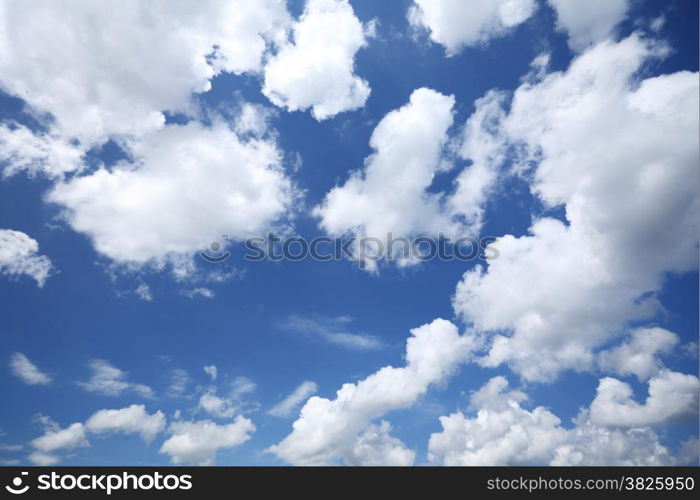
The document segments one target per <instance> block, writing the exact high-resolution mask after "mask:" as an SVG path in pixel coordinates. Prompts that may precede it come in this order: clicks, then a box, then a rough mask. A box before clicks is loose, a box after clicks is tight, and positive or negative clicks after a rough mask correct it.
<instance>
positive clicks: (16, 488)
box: [5, 472, 29, 495]
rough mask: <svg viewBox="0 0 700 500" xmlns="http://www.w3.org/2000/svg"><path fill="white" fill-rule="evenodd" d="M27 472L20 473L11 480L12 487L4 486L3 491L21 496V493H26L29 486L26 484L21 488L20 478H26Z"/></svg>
mask: <svg viewBox="0 0 700 500" xmlns="http://www.w3.org/2000/svg"><path fill="white" fill-rule="evenodd" d="M28 475H29V473H28V472H22V473H20V475H19V476H16V477H15V478H14V479H12V485H9V484H8V485H6V486H5V489H6V490H7V491H9V492H10V493H12V494H13V495H21V494H23V493H26V492H27V490H28V489H29V485H28V484H26V485H24V487H22V482H23V481H22V479H23V478H22V476H28Z"/></svg>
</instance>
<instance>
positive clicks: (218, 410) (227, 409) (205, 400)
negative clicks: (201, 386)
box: [199, 389, 236, 418]
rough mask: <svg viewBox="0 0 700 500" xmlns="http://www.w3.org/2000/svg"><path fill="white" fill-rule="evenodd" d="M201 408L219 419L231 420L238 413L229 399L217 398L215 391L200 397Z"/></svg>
mask: <svg viewBox="0 0 700 500" xmlns="http://www.w3.org/2000/svg"><path fill="white" fill-rule="evenodd" d="M199 407H200V408H202V409H203V410H204V411H206V412H207V413H209V414H211V415H213V416H215V417H218V418H231V417H233V415H234V414H235V413H236V407H235V405H234V404H233V402H232V401H231V400H229V399H227V398H221V397H219V396H217V395H216V392H215V391H214V389H211V390H210V391H209V392H206V393H204V394H202V395H201V396H200V398H199Z"/></svg>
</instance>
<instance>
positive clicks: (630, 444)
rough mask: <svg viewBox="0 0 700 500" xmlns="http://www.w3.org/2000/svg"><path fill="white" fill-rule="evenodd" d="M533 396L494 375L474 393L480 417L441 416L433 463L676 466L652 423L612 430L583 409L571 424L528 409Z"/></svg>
mask: <svg viewBox="0 0 700 500" xmlns="http://www.w3.org/2000/svg"><path fill="white" fill-rule="evenodd" d="M526 399H527V396H526V395H525V394H523V393H522V392H520V391H513V390H509V388H508V382H507V381H506V379H505V378H503V377H494V378H492V379H491V380H489V381H488V382H487V383H486V384H485V386H484V387H483V388H482V389H480V390H479V391H477V392H476V393H475V394H474V395H473V396H472V398H471V403H472V409H473V410H474V411H476V415H475V416H474V417H469V416H467V415H466V414H465V413H463V412H461V411H458V412H455V413H453V414H451V415H448V416H444V417H440V423H441V424H442V428H443V429H442V431H441V432H438V433H434V434H432V435H431V437H430V441H429V444H428V451H429V458H430V460H431V461H432V462H437V463H443V464H445V465H482V466H483V465H541V464H549V465H584V466H592V465H628V466H632V465H635V466H640V465H676V464H681V463H684V462H685V460H686V459H685V458H682V457H680V456H679V457H678V458H676V457H675V456H674V454H673V453H672V452H671V451H670V450H669V449H668V448H666V447H664V446H663V445H662V444H661V443H660V442H659V438H658V436H657V435H656V433H654V431H653V430H651V429H650V428H633V429H609V428H606V427H601V426H598V425H596V424H595V423H593V422H592V420H591V419H590V418H589V416H588V412H587V411H586V410H583V411H582V412H581V413H580V414H579V416H578V417H577V418H576V419H575V420H574V424H575V425H574V427H573V428H571V429H566V428H564V427H563V426H562V425H561V421H560V419H559V418H558V417H557V416H556V415H554V414H553V413H552V412H551V411H550V410H548V409H546V408H544V407H541V406H539V407H536V408H534V409H533V410H527V409H525V408H523V406H522V403H523V402H524V401H525V400H526Z"/></svg>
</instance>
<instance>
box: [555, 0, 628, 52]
mask: <svg viewBox="0 0 700 500" xmlns="http://www.w3.org/2000/svg"><path fill="white" fill-rule="evenodd" d="M548 2H549V4H550V5H551V6H552V8H554V10H555V12H556V15H557V28H558V29H559V30H560V31H564V32H566V33H567V34H568V35H569V46H570V47H571V48H572V49H574V50H582V49H584V48H586V46H587V45H590V44H591V43H595V42H599V41H601V40H604V39H606V38H609V37H611V36H612V35H613V34H614V33H615V27H616V26H617V25H618V24H619V23H620V22H621V21H622V20H623V19H624V18H625V17H626V15H627V10H628V9H629V6H630V2H629V0H587V1H585V2H575V1H572V0H548Z"/></svg>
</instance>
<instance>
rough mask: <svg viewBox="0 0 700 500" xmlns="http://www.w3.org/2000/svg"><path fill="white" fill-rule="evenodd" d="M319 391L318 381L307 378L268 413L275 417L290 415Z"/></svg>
mask: <svg viewBox="0 0 700 500" xmlns="http://www.w3.org/2000/svg"><path fill="white" fill-rule="evenodd" d="M317 391H318V386H317V385H316V382H312V381H310V380H305V381H304V382H302V383H301V384H299V386H298V387H297V388H296V389H294V390H293V391H292V393H291V394H289V395H288V396H287V397H286V398H284V399H283V400H282V401H280V402H279V403H277V404H276V405H275V406H273V407H272V408H270V410H268V412H267V413H268V414H270V415H272V416H273V417H280V418H282V417H288V416H289V415H291V414H292V411H293V410H295V409H296V408H298V407H299V405H301V403H303V402H304V401H306V400H307V399H308V398H309V397H310V396H312V395H313V394H316V392H317Z"/></svg>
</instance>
